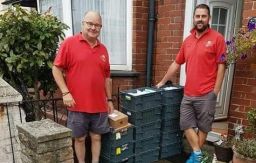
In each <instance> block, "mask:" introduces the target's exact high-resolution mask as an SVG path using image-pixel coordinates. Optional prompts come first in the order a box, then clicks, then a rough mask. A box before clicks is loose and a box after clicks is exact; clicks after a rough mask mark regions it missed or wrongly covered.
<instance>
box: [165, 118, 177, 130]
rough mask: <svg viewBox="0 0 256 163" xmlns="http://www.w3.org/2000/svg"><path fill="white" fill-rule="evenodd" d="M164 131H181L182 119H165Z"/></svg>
mask: <svg viewBox="0 0 256 163" xmlns="http://www.w3.org/2000/svg"><path fill="white" fill-rule="evenodd" d="M161 131H162V132H177V131H180V120H179V119H167V120H165V119H163V120H162V125H161Z"/></svg>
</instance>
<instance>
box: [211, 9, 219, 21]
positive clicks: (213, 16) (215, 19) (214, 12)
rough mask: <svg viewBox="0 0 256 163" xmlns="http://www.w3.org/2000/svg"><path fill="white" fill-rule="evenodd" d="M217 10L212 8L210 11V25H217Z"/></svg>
mask: <svg viewBox="0 0 256 163" xmlns="http://www.w3.org/2000/svg"><path fill="white" fill-rule="evenodd" d="M218 17H219V9H218V8H213V11H212V24H218Z"/></svg>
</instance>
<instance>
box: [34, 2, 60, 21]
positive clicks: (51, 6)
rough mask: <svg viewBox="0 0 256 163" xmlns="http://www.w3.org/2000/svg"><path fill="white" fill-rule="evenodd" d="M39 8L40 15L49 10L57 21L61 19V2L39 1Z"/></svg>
mask: <svg viewBox="0 0 256 163" xmlns="http://www.w3.org/2000/svg"><path fill="white" fill-rule="evenodd" d="M39 8H40V12H41V13H44V12H46V11H47V10H50V12H51V13H53V14H54V15H55V16H57V18H58V19H60V20H62V19H63V15H62V0H40V3H39Z"/></svg>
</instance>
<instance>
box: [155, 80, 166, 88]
mask: <svg viewBox="0 0 256 163" xmlns="http://www.w3.org/2000/svg"><path fill="white" fill-rule="evenodd" d="M164 84H165V83H163V82H162V81H161V82H159V83H158V84H157V85H156V88H161V87H162V86H164Z"/></svg>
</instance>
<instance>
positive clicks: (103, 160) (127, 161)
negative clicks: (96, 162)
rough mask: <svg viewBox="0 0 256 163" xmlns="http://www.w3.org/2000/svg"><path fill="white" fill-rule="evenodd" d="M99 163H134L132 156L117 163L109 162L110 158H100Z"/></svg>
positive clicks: (116, 162) (114, 162) (114, 161)
mask: <svg viewBox="0 0 256 163" xmlns="http://www.w3.org/2000/svg"><path fill="white" fill-rule="evenodd" d="M100 163H134V156H129V157H127V158H124V159H122V160H119V161H116V160H111V159H110V158H107V157H104V156H101V157H100Z"/></svg>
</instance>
